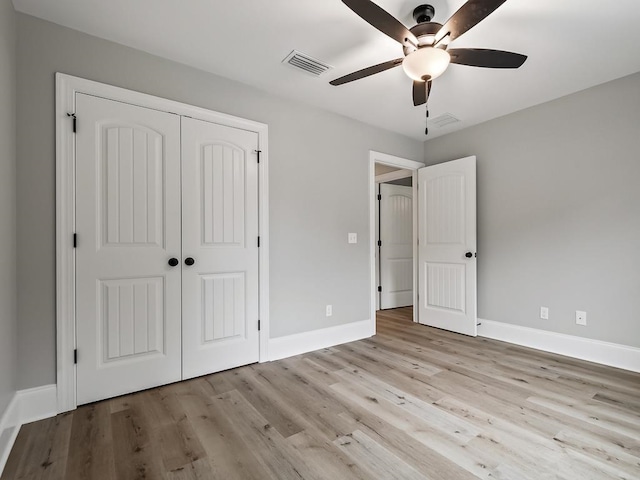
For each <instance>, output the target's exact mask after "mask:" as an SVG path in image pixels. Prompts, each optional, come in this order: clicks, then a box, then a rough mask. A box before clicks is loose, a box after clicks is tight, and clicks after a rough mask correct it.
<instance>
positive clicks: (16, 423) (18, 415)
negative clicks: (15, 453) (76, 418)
mask: <svg viewBox="0 0 640 480" xmlns="http://www.w3.org/2000/svg"><path fill="white" fill-rule="evenodd" d="M57 410H58V404H57V397H56V386H55V385H44V386H42V387H36V388H29V389H27V390H19V391H18V392H16V393H15V395H14V396H13V398H12V399H11V402H10V403H9V406H8V407H7V409H6V410H5V412H4V414H3V415H2V417H1V418H0V475H2V471H3V470H4V466H5V464H6V463H7V459H8V458H9V453H10V452H11V448H12V447H13V444H14V442H15V441H16V437H17V436H18V432H19V431H20V427H21V426H22V425H24V424H27V423H31V422H35V421H37V420H42V419H43V418H49V417H54V416H55V415H56V414H57V413H58V412H57Z"/></svg>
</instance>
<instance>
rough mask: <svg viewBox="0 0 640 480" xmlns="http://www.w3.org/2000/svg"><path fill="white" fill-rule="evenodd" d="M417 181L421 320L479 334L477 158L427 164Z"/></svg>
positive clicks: (445, 327)
mask: <svg viewBox="0 0 640 480" xmlns="http://www.w3.org/2000/svg"><path fill="white" fill-rule="evenodd" d="M418 182H419V185H418V195H419V203H418V206H419V215H418V216H419V222H418V223H419V227H418V230H419V233H418V239H419V247H418V257H419V286H420V290H419V292H420V294H419V307H418V318H419V322H420V323H423V324H425V325H430V326H433V327H438V328H444V329H447V330H451V331H454V332H458V333H464V334H467V335H472V336H475V335H476V334H477V312H476V310H477V308H476V257H475V253H476V159H475V157H467V158H463V159H461V160H455V161H452V162H446V163H442V164H439V165H434V166H431V167H425V168H422V169H420V170H419V171H418ZM468 255H471V256H470V257H468Z"/></svg>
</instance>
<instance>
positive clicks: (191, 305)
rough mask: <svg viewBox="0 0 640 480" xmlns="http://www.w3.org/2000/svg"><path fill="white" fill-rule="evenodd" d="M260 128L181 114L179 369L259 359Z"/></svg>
mask: <svg viewBox="0 0 640 480" xmlns="http://www.w3.org/2000/svg"><path fill="white" fill-rule="evenodd" d="M257 149H258V134H257V133H255V132H249V131H246V130H240V129H237V128H231V127H227V126H223V125H218V124H214V123H208V122H204V121H200V120H195V119H191V118H186V117H183V119H182V226H183V229H182V233H183V267H182V275H183V276H182V346H183V348H182V360H183V366H182V372H183V378H185V379H186V378H192V377H196V376H199V375H204V374H207V373H212V372H217V371H220V370H225V369H229V368H233V367H237V366H240V365H246V364H249V363H253V362H257V361H258V359H259V334H258V163H257V160H258V158H257V153H256V150H257Z"/></svg>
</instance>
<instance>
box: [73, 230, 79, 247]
mask: <svg viewBox="0 0 640 480" xmlns="http://www.w3.org/2000/svg"><path fill="white" fill-rule="evenodd" d="M73 248H78V234H77V233H74V234H73Z"/></svg>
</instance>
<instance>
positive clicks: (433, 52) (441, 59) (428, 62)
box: [402, 47, 451, 81]
mask: <svg viewBox="0 0 640 480" xmlns="http://www.w3.org/2000/svg"><path fill="white" fill-rule="evenodd" d="M450 61H451V56H450V55H449V53H447V51H445V50H443V49H441V48H434V47H423V48H420V49H418V50H416V51H415V52H412V53H410V54H408V55H407V56H406V57H405V58H404V60H403V61H402V68H403V69H404V71H405V73H406V74H407V75H408V76H409V77H411V78H412V79H413V80H417V81H421V80H422V81H424V80H425V78H426V79H427V80H433V79H435V78H438V77H439V76H440V75H442V74H443V73H444V71H445V70H446V69H447V67H448V66H449V62H450Z"/></svg>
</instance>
